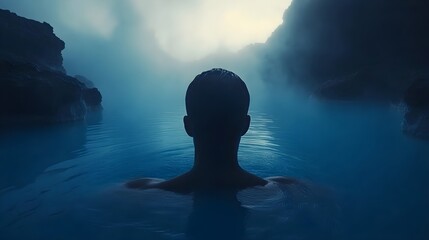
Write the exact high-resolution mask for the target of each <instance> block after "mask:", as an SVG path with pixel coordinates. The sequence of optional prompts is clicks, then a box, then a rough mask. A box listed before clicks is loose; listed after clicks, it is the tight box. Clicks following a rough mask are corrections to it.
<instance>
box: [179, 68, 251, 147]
mask: <svg viewBox="0 0 429 240" xmlns="http://www.w3.org/2000/svg"><path fill="white" fill-rule="evenodd" d="M249 103H250V96H249V91H248V90H247V87H246V84H245V83H244V82H243V80H241V78H240V77H239V76H237V75H236V74H234V73H233V72H230V71H227V70H224V69H219V68H216V69H212V70H210V71H206V72H203V73H201V74H199V75H198V76H196V77H195V79H194V80H193V81H192V82H191V83H190V84H189V87H188V90H187V91H186V112H187V116H185V118H184V123H185V129H186V132H187V133H188V135H189V136H191V137H193V138H194V139H201V140H204V139H206V140H209V141H214V140H222V141H225V140H228V139H231V140H234V139H239V138H240V137H241V136H242V135H244V134H245V133H246V132H247V130H248V129H249V124H250V116H249V115H247V112H248V110H249Z"/></svg>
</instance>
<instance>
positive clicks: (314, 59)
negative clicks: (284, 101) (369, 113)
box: [264, 0, 429, 101]
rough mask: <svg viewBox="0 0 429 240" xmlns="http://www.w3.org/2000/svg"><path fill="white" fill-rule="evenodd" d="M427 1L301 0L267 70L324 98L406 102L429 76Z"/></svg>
mask: <svg viewBox="0 0 429 240" xmlns="http://www.w3.org/2000/svg"><path fill="white" fill-rule="evenodd" d="M428 12H429V2H428V1H427V0H410V1H404V0H294V1H293V2H292V4H291V6H290V7H289V9H288V10H287V11H286V12H285V14H284V17H283V24H282V25H281V26H279V27H278V29H277V30H276V31H275V32H274V33H273V34H272V36H271V38H270V39H269V40H268V41H267V44H266V48H267V51H266V54H265V56H264V58H265V59H266V63H267V64H266V66H267V68H268V70H267V72H276V73H279V72H280V73H281V74H283V76H284V80H285V81H288V82H289V83H292V84H296V85H299V86H303V87H304V88H307V89H308V90H309V91H313V90H314V89H317V93H318V95H319V96H321V97H323V98H333V99H338V98H341V99H343V100H349V99H351V100H355V99H357V98H367V97H370V98H380V99H386V100H387V101H399V100H400V99H401V98H402V96H403V94H404V92H405V90H406V89H407V87H408V86H409V85H410V84H411V82H412V81H413V80H415V79H416V78H419V77H421V76H420V75H422V74H427V73H428V66H429V31H428V22H429V14H427V13H428Z"/></svg>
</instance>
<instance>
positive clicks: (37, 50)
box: [0, 9, 65, 72]
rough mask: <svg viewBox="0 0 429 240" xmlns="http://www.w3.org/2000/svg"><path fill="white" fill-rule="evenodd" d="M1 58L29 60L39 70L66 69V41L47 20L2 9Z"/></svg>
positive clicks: (0, 16)
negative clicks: (60, 37)
mask: <svg viewBox="0 0 429 240" xmlns="http://www.w3.org/2000/svg"><path fill="white" fill-rule="evenodd" d="M0 36H1V38H0V59H1V60H7V61H15V62H27V63H31V64H33V65H35V66H37V67H38V68H39V69H46V70H54V71H61V72H65V70H64V68H63V57H62V55H61V51H62V50H63V49H64V47H65V44H64V42H63V41H62V40H61V39H59V38H58V37H57V36H55V34H54V29H53V28H52V27H51V26H50V25H49V24H47V23H40V22H37V21H34V20H29V19H26V18H23V17H19V16H17V15H16V14H14V13H11V12H10V11H7V10H1V9H0Z"/></svg>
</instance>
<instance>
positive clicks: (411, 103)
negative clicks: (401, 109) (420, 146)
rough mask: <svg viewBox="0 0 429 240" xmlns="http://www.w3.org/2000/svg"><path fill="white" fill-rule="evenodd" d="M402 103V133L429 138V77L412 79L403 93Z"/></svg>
mask: <svg viewBox="0 0 429 240" xmlns="http://www.w3.org/2000/svg"><path fill="white" fill-rule="evenodd" d="M404 103H405V105H406V113H405V117H404V121H403V125H402V127H403V131H404V133H406V134H408V135H411V136H414V137H417V138H422V139H426V140H429V79H418V80H416V81H414V82H413V83H412V84H411V86H410V87H409V88H408V89H407V91H406V93H405V96H404Z"/></svg>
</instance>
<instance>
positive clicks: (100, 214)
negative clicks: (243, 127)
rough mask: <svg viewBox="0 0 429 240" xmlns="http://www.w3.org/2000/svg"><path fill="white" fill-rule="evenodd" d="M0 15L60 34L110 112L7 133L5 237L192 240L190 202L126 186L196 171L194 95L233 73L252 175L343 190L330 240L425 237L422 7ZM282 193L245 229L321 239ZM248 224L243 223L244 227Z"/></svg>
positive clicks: (13, 6)
mask: <svg viewBox="0 0 429 240" xmlns="http://www.w3.org/2000/svg"><path fill="white" fill-rule="evenodd" d="M0 8H1V9H7V10H10V11H12V12H14V13H16V14H18V15H19V16H22V17H25V18H28V19H34V20H37V21H40V22H47V23H49V24H50V25H51V26H52V27H53V29H54V33H55V34H56V36H58V37H59V38H60V39H62V40H63V41H64V42H65V49H64V50H63V51H62V56H63V65H64V68H65V71H66V74H67V75H70V76H75V75H83V76H85V77H86V78H88V79H89V80H90V81H92V82H93V83H94V86H95V87H97V88H98V89H99V90H100V92H101V94H102V103H101V104H102V110H100V111H98V112H90V111H88V114H87V115H86V116H85V118H84V119H82V121H76V122H72V123H70V122H67V123H58V124H53V125H49V124H48V125H42V126H40V125H37V124H35V125H31V124H30V125H25V127H23V128H22V127H21V126H12V127H10V126H8V125H7V126H6V127H5V128H6V131H3V132H1V131H0V164H2V165H1V167H0V173H1V174H0V175H1V176H2V179H0V200H1V203H2V204H1V206H0V213H1V214H3V213H4V214H5V215H2V218H0V237H2V236H5V237H6V238H7V237H11V238H13V239H31V237H32V234H33V233H34V232H38V233H39V232H40V236H42V237H44V238H46V236H48V237H52V236H66V237H65V239H78V238H88V236H90V237H92V238H93V239H98V238H102V239H123V238H124V237H125V238H127V239H142V238H144V239H164V238H165V239H174V240H176V239H182V238H177V236H184V234H185V230H183V229H182V227H183V226H182V225H186V223H188V222H192V221H194V222H204V219H205V218H206V217H205V216H206V215H204V214H201V215H202V216H203V217H201V216H199V218H198V217H197V218H194V219H191V218H192V214H188V212H186V213H183V212H181V211H184V210H183V209H185V208H187V207H189V208H192V204H191V203H190V202H189V201H188V200H189V199H185V200H186V201H185V200H183V199H181V198H180V199H178V200H176V198H175V197H171V196H167V197H165V196H163V197H160V195H156V194H153V195H150V194H149V195H148V194H146V193H145V192H143V193H131V194H129V195H127V194H128V193H126V191H125V190H123V189H120V190H118V188H119V187H118V186H122V185H123V183H124V182H128V181H129V180H131V179H137V178H142V177H144V178H146V177H147V178H165V179H169V178H173V177H175V176H177V175H179V174H182V173H183V172H185V171H187V170H189V169H190V168H192V164H193V159H194V145H193V139H192V138H191V137H189V136H188V135H187V134H186V131H185V129H184V126H183V116H184V115H185V114H186V110H185V92H186V89H187V87H188V85H189V83H190V82H191V81H192V80H193V79H194V78H195V76H196V75H197V74H199V73H201V72H203V71H206V70H209V69H212V68H224V69H227V70H230V71H232V72H234V73H236V74H237V75H238V76H240V77H241V78H242V79H243V80H244V81H245V83H246V84H247V87H248V89H249V92H250V111H249V115H250V116H251V123H250V128H249V131H248V132H247V133H246V134H245V135H244V136H243V137H242V139H241V143H240V148H239V152H238V158H239V159H240V166H242V167H243V169H246V170H249V171H250V172H252V173H254V174H255V175H257V176H261V177H263V178H267V177H271V176H290V177H291V178H292V179H299V180H303V181H305V182H308V183H311V184H313V183H314V186H317V187H320V189H323V190H326V193H328V192H329V194H331V192H332V195H333V196H332V198H333V199H334V200H335V204H334V205H335V206H337V207H338V210H340V211H338V212H342V214H339V215H341V216H339V217H338V219H334V220H335V221H334V222H335V224H334V225H335V227H334V230H333V231H332V232H331V231H329V234H331V233H332V236H334V237H332V238H327V239H382V238H383V237H386V238H389V237H391V236H393V237H392V238H389V239H404V238H408V239H415V240H423V239H426V237H427V234H428V228H427V226H428V223H429V219H428V217H427V216H428V214H426V213H428V211H429V206H428V202H429V192H428V191H429V189H428V188H427V184H428V182H429V179H428V177H429V175H428V174H427V173H428V169H429V165H428V164H429V162H428V161H427V159H428V156H429V148H427V146H428V145H427V144H428V142H427V139H429V131H428V129H429V127H428V126H429V121H428V119H429V117H428V116H429V115H428V113H429V101H428V98H427V96H428V94H427V93H428V91H429V84H428V83H427V80H425V79H426V78H427V76H428V75H427V73H428V69H427V66H429V65H428V64H429V63H428V59H429V58H428V53H429V45H428V43H429V35H428V32H427V25H428V22H429V19H428V16H429V15H427V12H428V11H427V10H429V9H428V4H427V3H426V2H425V1H424V0H413V1H400V0H393V1H388V0H293V1H292V0H281V1H280V0H237V1H228V0H218V1H216V0H205V1H197V0H183V1H173V0H141V1H139V0H123V1H119V0H73V1H67V0H63V1H60V0H58V1H52V0H37V1H34V0H1V1H0ZM0 70H1V69H0ZM416 79H419V80H418V81H416ZM0 80H1V79H0ZM36 96H38V95H36ZM0 130H3V129H1V128H0ZM2 159H8V161H2ZM22 166H25V170H22V169H21V168H22ZM120 184H122V185H120ZM106 186H107V187H106ZM112 186H113V187H112ZM312 186H313V185H312ZM106 188H107V189H108V190H106ZM112 188H113V190H114V192H113V193H112V192H109V194H110V195H109V194H107V196H104V195H103V197H101V198H102V200H101V201H100V202H101V204H99V202H97V203H96V205H95V206H93V205H91V204H94V198H95V199H96V198H97V197H98V198H100V196H99V195H97V194H99V193H100V192H103V191H107V192H108V191H112ZM318 189H319V188H318ZM115 191H116V192H115ZM264 191H265V190H264ZM270 191H271V190H270ZM275 191H277V190H275ZM306 191H307V190H305V191H302V192H303V193H304V192H306ZM278 192H279V191H277V192H275V194H277V195H270V196H269V197H268V198H267V199H265V200H264V201H261V203H259V202H258V203H256V204H253V203H252V204H247V205H245V204H243V206H245V208H246V209H247V210H248V211H249V216H253V215H250V213H252V211H254V210H255V209H256V212H258V213H257V214H259V215H257V216H256V217H255V218H254V219H250V218H249V219H250V220H249V222H250V223H249V224H250V225H249V226H247V225H246V227H248V229H249V231H250V232H252V231H253V232H254V233H255V236H256V237H255V239H277V238H278V237H279V236H280V237H283V236H284V238H289V237H292V238H296V237H297V236H298V235H299V234H301V233H303V234H304V236H305V237H303V238H300V239H315V237H314V236H312V237H308V235H305V234H307V233H311V231H307V228H308V225H309V224H308V222H306V221H305V220H303V219H301V218H300V215H298V214H297V215H295V210H296V209H301V206H302V205H297V206H295V205H287V204H286V206H287V208H288V209H286V210H284V209H283V208H282V207H284V206H285V204H284V203H283V202H282V198H283V197H285V196H286V198H287V197H289V195H288V194H289V193H286V194H284V193H283V192H282V193H281V194H278ZM104 193H105V192H103V194H104ZM324 193H325V192H324ZM265 194H268V195H269V194H272V193H271V192H269V191H267V192H261V193H259V195H260V196H264V195H265ZM299 194H301V193H299ZM131 195H132V196H131ZM250 195H251V194H249V196H250ZM259 195H258V196H255V199H256V198H258V197H260V196H259ZM64 196H66V197H64ZM249 196H247V195H246V194H244V196H241V197H243V198H244V199H245V200H246V197H249ZM251 198H253V196H251ZM147 199H149V200H151V201H150V202H148V201H146V200H147ZM279 199H280V200H279ZM97 200H100V199H97ZM115 201H116V202H115ZM240 201H241V200H240ZM106 202H107V203H106ZM171 202H174V203H173V204H172V205H174V209H173V208H164V207H165V206H166V205H169V204H171ZM243 202H244V201H243ZM97 204H98V205H97ZM234 204H235V202H234ZM240 204H241V203H240ZM280 205H281V207H280ZM304 205H305V204H304ZM307 205H308V206H312V207H313V206H315V207H318V206H323V204H322V205H318V204H307ZM233 206H235V205H233ZM182 208H183V209H182ZM194 208H195V206H194ZM280 208H282V211H280V210H279V209H280ZM153 209H155V210H154V212H151V211H153ZM191 210H192V209H191ZM200 210H201V209H200ZM235 210H237V209H235ZM247 210H246V211H247ZM283 210H284V211H283ZM240 211H241V210H240ZM266 211H268V212H266ZM304 211H305V210H304ZM324 211H325V212H324V213H323V214H321V215H326V213H327V215H329V217H332V216H334V215H335V217H337V215H336V214H337V212H335V213H334V212H330V211H326V209H324ZM238 212H239V211H238ZM34 213H36V214H34ZM152 213H153V214H152ZM203 213H204V212H203ZM151 214H152V215H151ZM228 214H231V215H234V214H235V213H230V212H228V211H227V215H228ZM3 216H4V217H3ZM166 216H167V217H166ZM189 216H191V217H189ZM240 216H241V215H240ZM240 216H238V217H237V216H236V217H237V218H231V219H233V220H231V221H235V220H234V219H239V222H238V224H236V223H234V224H235V225H234V226H236V225H240V224H242V225H243V227H244V223H243V222H240V221H241V220H243V219H241V220H240ZM167 218H168V219H180V221H179V220H178V221H177V222H180V224H177V226H176V225H175V224H176V223H172V224H170V222H171V221H169V220H168V221H167V220H166V219H167ZM190 219H191V220H190ZM195 219H196V220H195ZM219 220H220V221H221V220H222V219H219ZM295 220H297V221H296V222H294V221H295ZM312 220H314V219H312ZM322 220H323V221H322V222H324V223H331V222H329V221H324V220H325V219H322ZM290 221H292V222H290ZM34 222H37V223H38V224H34ZM166 222H168V223H167V224H166ZM309 222H311V221H309ZM182 223H185V224H182ZM290 223H292V224H290ZM42 224H43V226H52V227H50V228H47V229H46V230H45V229H44V230H43V231H41V230H40V229H39V227H40V226H41V225H42ZM246 224H247V223H246ZM251 224H253V225H251ZM179 225H180V226H179ZM188 225H189V224H188ZM197 225H198V224H197ZM3 226H6V227H4V228H3ZM76 226H77V227H76ZM148 226H149V227H148ZM240 226H241V225H240ZM191 227H192V226H191ZM219 228H220V229H215V230H216V231H218V230H219V232H221V231H222V230H223V229H221V228H222V227H219ZM3 229H5V231H4V233H3V232H2V230H3ZM22 229H24V230H25V231H23V230H22ZM76 229H78V230H79V231H76ZM106 229H107V230H106ZM194 230H195V229H194ZM211 230H213V229H211ZM45 231H46V232H45ZM186 231H187V230H186ZM258 231H259V232H262V233H260V235H257V234H258ZM300 231H302V232H300ZM213 232H214V231H212V232H211V233H213ZM267 233H268V235H267ZM204 234H206V235H210V231H208V232H205V233H204ZM270 234H271V235H270ZM276 234H277V235H276ZM82 235H83V236H82ZM380 236H381V237H380ZM6 238H5V239H6ZM298 238H299V237H298ZM226 239H228V238H226ZM243 239H247V238H246V237H243Z"/></svg>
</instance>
